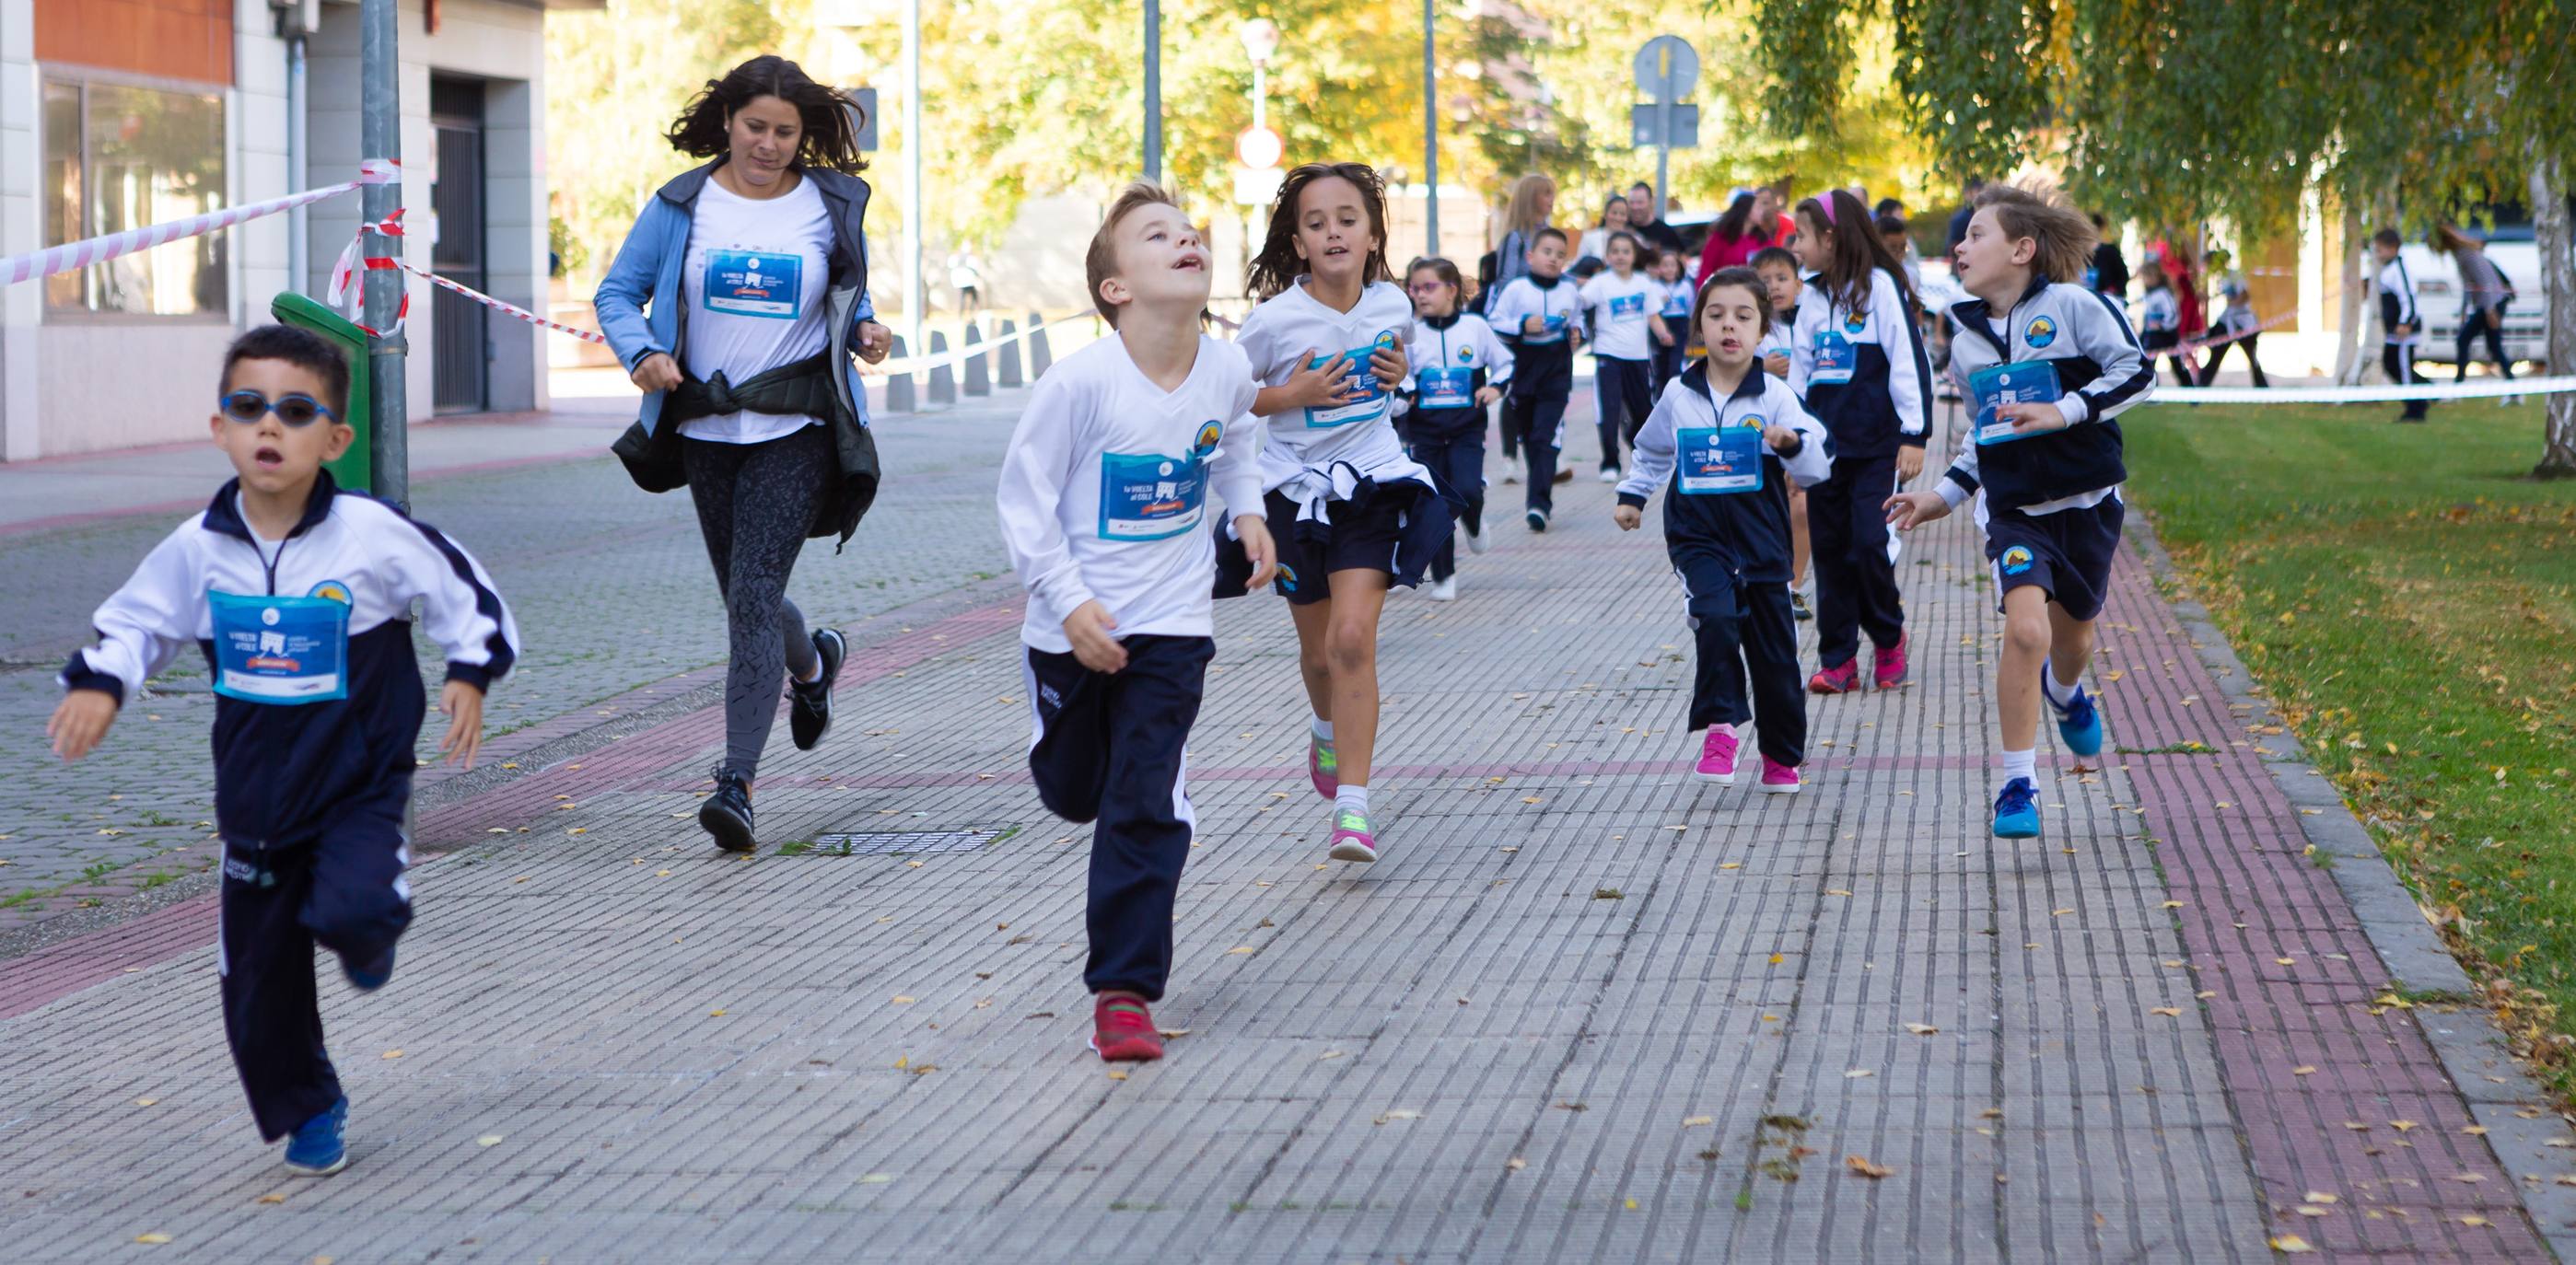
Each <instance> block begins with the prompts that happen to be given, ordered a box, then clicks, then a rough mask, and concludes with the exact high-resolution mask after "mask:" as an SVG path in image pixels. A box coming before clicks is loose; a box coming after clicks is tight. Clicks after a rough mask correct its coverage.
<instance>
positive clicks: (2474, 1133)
mask: <svg viewBox="0 0 2576 1265" xmlns="http://www.w3.org/2000/svg"><path fill="white" fill-rule="evenodd" d="M2460 1132H2462V1133H2465V1134H2467V1135H2469V1136H2470V1137H2473V1138H2483V1137H2485V1136H2486V1135H2487V1127H2486V1126H2485V1125H2482V1124H2473V1125H2469V1126H2467V1127H2465V1128H2463V1129H2461V1130H2460Z"/></svg>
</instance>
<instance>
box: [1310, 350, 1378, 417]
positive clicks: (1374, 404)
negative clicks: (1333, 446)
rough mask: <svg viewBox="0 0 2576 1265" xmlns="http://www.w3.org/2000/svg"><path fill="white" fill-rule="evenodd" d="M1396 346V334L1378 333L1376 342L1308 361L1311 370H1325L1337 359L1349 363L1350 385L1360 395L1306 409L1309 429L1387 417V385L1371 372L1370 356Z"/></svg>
mask: <svg viewBox="0 0 2576 1265" xmlns="http://www.w3.org/2000/svg"><path fill="white" fill-rule="evenodd" d="M1393 346H1395V335H1394V334H1393V333H1384V334H1380V335H1378V336H1377V341H1376V342H1375V343H1374V344H1372V345H1370V346H1367V347H1354V348H1352V349H1351V350H1349V351H1337V352H1331V353H1328V354H1326V355H1321V356H1317V357H1315V358H1314V359H1313V360H1311V361H1308V362H1307V364H1306V367H1307V368H1309V369H1322V368H1326V367H1328V366H1330V365H1331V364H1332V363H1333V362H1334V361H1337V360H1338V361H1341V362H1342V363H1343V364H1344V365H1345V366H1347V368H1346V370H1345V371H1346V372H1348V373H1349V374H1350V378H1349V382H1350V384H1351V385H1352V386H1354V387H1356V388H1358V389H1359V393H1360V394H1359V397H1358V398H1357V399H1354V400H1352V401H1351V402H1350V403H1348V404H1336V405H1334V406H1332V407H1331V408H1310V409H1308V410H1306V428H1307V429H1308V430H1324V429H1329V428H1331V427H1335V426H1348V425H1350V424H1351V423H1353V422H1373V421H1376V420H1377V419H1379V418H1381V417H1384V416H1386V385H1385V384H1384V383H1381V382H1379V381H1378V380H1377V375H1376V374H1374V373H1371V372H1369V357H1370V356H1371V355H1374V354H1375V353H1376V352H1377V351H1378V349H1379V348H1384V347H1393Z"/></svg>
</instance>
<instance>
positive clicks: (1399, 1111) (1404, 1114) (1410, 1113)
mask: <svg viewBox="0 0 2576 1265" xmlns="http://www.w3.org/2000/svg"><path fill="white" fill-rule="evenodd" d="M1421 1118H1422V1113H1421V1112H1419V1111H1415V1110H1413V1109H1411V1108H1409V1107H1398V1108H1396V1109H1395V1110H1393V1111H1390V1112H1387V1113H1386V1114H1384V1115H1381V1116H1379V1117H1378V1118H1377V1121H1376V1123H1378V1124H1385V1123H1386V1122H1387V1121H1389V1120H1419V1119H1421Z"/></svg>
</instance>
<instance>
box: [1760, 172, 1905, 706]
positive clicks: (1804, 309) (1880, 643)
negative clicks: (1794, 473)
mask: <svg viewBox="0 0 2576 1265" xmlns="http://www.w3.org/2000/svg"><path fill="white" fill-rule="evenodd" d="M1797 221H1798V237H1797V245H1796V248H1795V249H1796V251H1797V254H1798V257H1799V262H1801V263H1803V264H1805V265H1806V266H1807V267H1808V268H1809V269H1810V270H1812V271H1813V272H1814V273H1815V274H1816V276H1815V280H1814V282H1813V284H1812V286H1811V287H1810V288H1811V289H1812V291H1813V292H1814V295H1815V297H1813V298H1812V299H1809V300H1807V301H1805V302H1802V303H1800V304H1799V305H1798V319H1797V324H1796V326H1795V327H1794V329H1793V330H1792V332H1791V336H1790V344H1789V386H1790V387H1791V388H1792V389H1793V390H1795V391H1796V392H1797V393H1798V395H1799V396H1800V397H1801V398H1803V399H1804V400H1806V402H1807V411H1808V412H1810V413H1813V414H1815V416H1816V419H1817V420H1819V421H1821V422H1823V423H1824V424H1825V431H1826V433H1827V434H1829V435H1831V436H1832V437H1833V441H1834V442H1833V453H1834V460H1833V473H1832V474H1831V475H1830V476H1828V477H1827V478H1826V479H1825V480H1824V481H1823V482H1821V483H1817V484H1815V485H1813V486H1811V487H1809V488H1808V489H1807V530H1808V539H1809V540H1810V541H1811V542H1812V543H1813V545H1814V557H1813V562H1814V565H1815V571H1816V658H1817V659H1818V661H1819V663H1820V667H1819V668H1818V670H1817V672H1816V674H1815V676H1813V677H1812V678H1810V679H1809V680H1808V682H1807V688H1808V689H1809V690H1811V691H1813V692H1815V693H1818V694H1843V693H1848V692H1850V691H1853V690H1857V689H1859V688H1860V668H1859V665H1858V663H1857V662H1856V659H1857V658H1858V656H1859V654H1860V635H1861V633H1862V632H1864V631H1866V632H1867V633H1868V634H1869V639H1870V641H1871V643H1872V644H1873V645H1875V646H1876V647H1877V655H1876V662H1875V664H1874V667H1875V669H1876V671H1875V673H1874V674H1873V675H1874V683H1875V684H1876V685H1877V686H1878V688H1880V689H1882V690H1889V689H1894V688H1896V687H1897V686H1899V685H1902V684H1904V683H1905V677H1906V662H1905V659H1906V654H1905V651H1906V646H1905V606H1904V603H1903V601H1902V600H1901V599H1900V597H1899V596H1898V593H1897V585H1896V551H1895V549H1894V548H1893V547H1892V541H1891V540H1890V538H1889V536H1888V533H1887V519H1886V515H1885V512H1884V511H1883V510H1882V508H1881V507H1882V506H1884V505H1885V504H1886V502H1887V499H1888V498H1889V497H1891V496H1894V495H1895V494H1896V490H1897V488H1898V487H1899V486H1901V485H1902V484H1903V483H1904V482H1905V481H1906V480H1908V479H1911V478H1913V477H1914V476H1916V475H1918V474H1921V473H1922V472H1923V445H1924V442H1925V440H1926V439H1927V438H1928V437H1929V436H1930V435H1931V433H1932V363H1931V361H1930V360H1929V359H1928V358H1927V357H1925V355H1924V354H1923V331H1922V327H1921V326H1919V325H1918V324H1916V323H1915V320H1914V300H1913V296H1912V295H1910V294H1908V293H1907V292H1906V287H1905V275H1904V273H1902V272H1900V271H1898V267H1897V262H1896V260H1895V258H1894V257H1892V256H1890V255H1889V254H1888V253H1887V247H1886V245H1885V244H1884V243H1882V242H1881V241H1880V240H1879V236H1878V229H1877V226H1876V225H1875V224H1873V223H1872V222H1871V221H1870V217H1869V208H1867V207H1865V206H1863V205H1861V201H1860V199H1859V198H1856V197H1854V196H1852V194H1851V191H1850V190H1847V189H1836V190H1834V191H1833V192H1831V193H1828V194H1825V195H1824V196H1823V197H1821V198H1809V199H1807V200H1805V201H1803V202H1800V203H1799V204H1798V211H1797Z"/></svg>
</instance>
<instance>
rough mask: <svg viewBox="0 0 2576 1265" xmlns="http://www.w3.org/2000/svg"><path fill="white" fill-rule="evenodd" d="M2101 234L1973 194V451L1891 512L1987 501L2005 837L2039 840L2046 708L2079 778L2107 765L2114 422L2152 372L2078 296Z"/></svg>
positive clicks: (1969, 243)
mask: <svg viewBox="0 0 2576 1265" xmlns="http://www.w3.org/2000/svg"><path fill="white" fill-rule="evenodd" d="M2094 232H2095V230H2094V228H2093V226H2092V224H2091V223H2090V222H2089V221H2087V220H2086V219H2085V217H2084V216H2083V215H2082V214H2081V213H2079V212H2077V211H2076V210H2075V209H2074V208H2073V207H2070V206H2068V205H2067V204H2066V203H2065V201H2064V200H2063V199H2062V198H2059V197H2058V196H2056V195H2054V194H2048V193H2041V192H2036V191H2033V190H2027V189H2020V188H2016V187H2014V186H2012V185H2007V184H1990V185H1987V186H1985V188H1984V189H1982V190H1980V191H1979V192H1978V194H1977V202H1976V214H1975V216H1974V217H1973V218H1971V219H1970V220H1969V221H1968V233H1967V236H1966V238H1964V239H1963V240H1961V241H1960V243H1959V247H1958V250H1957V251H1956V252H1955V253H1954V256H1953V263H1952V265H1951V267H1952V270H1953V271H1954V273H1955V274H1956V275H1957V277H1958V279H1959V284H1960V285H1961V286H1962V287H1964V288H1965V289H1966V290H1967V292H1968V293H1969V295H1971V296H1972V297H1971V298H1969V299H1968V301H1966V302H1964V303H1960V304H1958V305H1957V306H1955V307H1952V308H1951V309H1950V319H1951V321H1952V322H1953V323H1954V324H1955V325H1956V326H1957V329H1956V332H1955V334H1954V336H1953V337H1952V339H1951V342H1950V372H1951V373H1952V374H1954V375H1956V376H1957V377H1958V378H1959V379H1960V382H1961V384H1962V385H1963V386H1964V387H1965V388H1966V394H1967V396H1968V398H1970V399H1973V400H1975V401H1976V408H1977V412H1976V420H1975V422H1974V423H1973V424H1972V425H1971V428H1970V429H1971V438H1972V439H1973V441H1974V442H1973V443H1972V444H1970V445H1969V446H1967V447H1965V448H1963V449H1962V450H1961V451H1960V453H1959V456H1958V458H1957V459H1956V460H1955V461H1953V462H1951V464H1950V469H1949V471H1948V473H1946V474H1944V475H1943V476H1942V477H1941V483H1940V486H1939V487H1938V488H1937V489H1935V490H1927V491H1922V492H1900V493H1897V494H1896V495H1894V496H1892V497H1889V498H1888V499H1887V506H1886V511H1887V521H1888V522H1889V523H1891V524H1894V525H1895V526H1896V527H1897V529H1899V530H1901V531H1904V530H1912V529H1913V528H1915V527H1919V526H1921V525H1923V524H1925V523H1928V522H1931V521H1933V520H1935V519H1938V518H1941V517H1943V516H1945V515H1947V514H1949V512H1950V511H1951V510H1954V509H1956V508H1958V507H1959V506H1960V505H1961V504H1963V503H1965V502H1966V501H1967V500H1968V499H1969V498H1970V497H1972V496H1977V495H1978V494H1979V493H1980V492H1982V493H1983V498H1982V499H1981V500H1979V501H1978V503H1977V525H1978V527H1980V528H1981V529H1983V531H1984V532H1985V537H1986V561H1987V562H1988V563H1989V564H1991V565H1992V566H1993V567H1994V580H1995V589H1996V591H1997V593H1998V594H2000V599H1999V601H1998V602H1997V606H1998V608H1999V609H2000V610H2001V611H2002V613H2003V617H2004V648H2003V655H2002V658H2001V661H2000V666H1999V667H1998V668H1997V669H1996V676H1995V710H1996V713H1997V719H1998V720H1999V721H2000V723H2001V728H2002V730H2003V734H2002V738H2003V750H2002V756H2001V765H2002V768H2001V770H2000V771H1999V773H1998V774H1997V777H1996V782H1997V785H1996V789H1995V813H1994V834H1995V837H1996V838H1998V839H2030V838H2035V837H2037V836H2038V834H2039V790H2038V780H2037V779H2038V774H2037V772H2036V747H2037V745H2038V737H2039V704H2040V699H2041V698H2042V697H2043V696H2045V697H2046V698H2047V700H2048V704H2049V706H2050V707H2051V708H2052V709H2054V710H2055V711H2056V713H2057V733H2058V737H2059V738H2060V739H2061V740H2063V741H2064V742H2065V744H2066V749H2067V750H2068V751H2069V752H2071V753H2072V754H2074V755H2075V756H2076V757H2077V759H2078V763H2079V764H2081V763H2082V762H2083V761H2086V760H2091V759H2094V758H2095V757H2097V756H2099V755H2100V754H2101V751H2102V719H2101V714H2100V713H2099V712H2098V711H2097V710H2096V709H2095V708H2094V706H2093V700H2092V699H2091V698H2090V697H2089V696H2087V695H2086V694H2085V692H2084V670H2085V668H2086V667H2087V666H2089V665H2090V664H2091V663H2092V660H2093V621H2094V620H2095V619H2096V618H2098V617H2099V616H2100V615H2101V613H2102V599H2103V595H2104V594H2106V593H2108V592H2109V591H2110V587H2111V563H2112V561H2113V560H2114V559H2115V558H2117V557H2118V556H2119V552H2120V522H2121V518H2122V515H2123V513H2124V510H2123V507H2122V505H2121V503H2120V482H2121V480H2123V479H2125V478H2127V477H2128V475H2127V470H2126V467H2125V466H2124V465H2123V464H2122V462H2121V444H2120V424H2119V423H2118V422H2116V421H2113V420H2112V419H2113V418H2114V417H2116V416H2118V415H2119V414H2121V413H2123V412H2126V411H2127V410H2129V409H2130V408H2133V407H2135V406H2136V405H2137V404H2138V403H2139V402H2140V401H2142V400H2144V399H2146V398H2147V397H2148V396H2149V395H2151V394H2153V393H2154V392H2155V388H2156V370H2155V366H2154V364H2153V363H2151V362H2150V361H2149V360H2148V359H2147V352H2146V348H2145V346H2144V345H2143V344H2141V343H2140V342H2139V340H2138V337H2137V335H2136V334H2135V333H2133V332H2131V331H2130V329H2129V322H2128V319H2127V318H2126V317H2125V316H2123V315H2121V313H2120V309H2119V307H2118V305H2117V304H2115V303H2113V302H2112V301H2111V300H2110V299H2107V298H2105V297H2103V296H2102V295H2100V294H2098V293H2095V292H2094V291H2092V290H2090V289H2088V288H2086V287H2085V286H2084V285H2083V284H2082V281H2083V277H2084V267H2085V264H2086V263H2087V261H2089V260H2090V259H2091V258H2092V257H2093V246H2094V242H2095V240H2096V239H2095V236H2094ZM2059 277H2064V278H2067V280H2065V281H2059V280H2057V278H2059Z"/></svg>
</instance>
